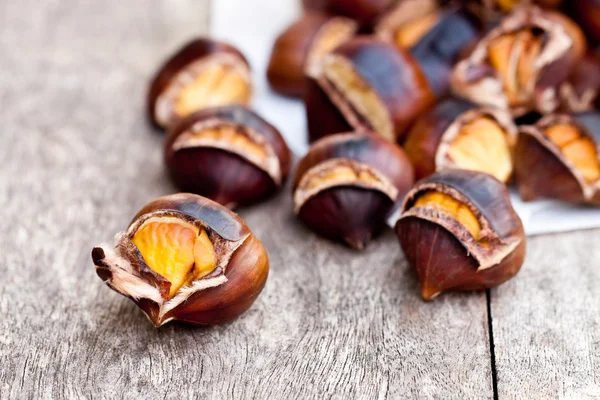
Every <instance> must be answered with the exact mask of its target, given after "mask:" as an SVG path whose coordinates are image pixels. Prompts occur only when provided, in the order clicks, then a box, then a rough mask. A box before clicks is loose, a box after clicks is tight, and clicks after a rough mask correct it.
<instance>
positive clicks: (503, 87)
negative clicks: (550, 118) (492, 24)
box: [451, 6, 587, 116]
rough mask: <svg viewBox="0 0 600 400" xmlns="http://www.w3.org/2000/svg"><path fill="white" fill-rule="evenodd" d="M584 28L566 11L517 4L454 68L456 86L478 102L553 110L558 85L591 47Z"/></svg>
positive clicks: (526, 109)
mask: <svg viewBox="0 0 600 400" xmlns="http://www.w3.org/2000/svg"><path fill="white" fill-rule="evenodd" d="M586 47H587V46H586V42H585V38H584V36H583V32H582V31H581V29H580V28H579V27H578V26H577V25H576V24H575V23H574V22H573V21H571V20H570V19H569V18H567V17H566V16H565V15H563V14H561V13H558V12H555V11H549V10H542V9H541V8H539V7H534V6H527V7H521V8H518V9H516V10H515V11H514V12H513V13H511V14H510V15H508V16H507V17H505V18H504V19H503V20H502V21H501V23H500V25H499V26H497V27H496V28H494V29H492V30H491V31H490V32H489V33H488V34H487V35H486V36H485V37H484V39H483V40H482V41H481V42H479V44H478V45H477V46H476V47H475V49H474V50H473V52H472V53H471V55H470V56H469V57H467V58H466V59H464V60H462V61H460V62H459V63H458V64H457V65H456V66H455V68H454V71H453V73H452V78H451V84H452V87H453V89H454V91H455V92H456V93H457V94H458V95H460V96H463V97H465V98H467V99H469V100H471V101H473V102H475V103H478V104H482V105H491V106H495V107H499V108H504V109H510V110H511V112H512V113H513V115H515V116H521V115H524V114H526V113H528V112H530V111H539V112H541V113H543V114H545V113H550V112H552V111H554V110H556V109H557V107H558V106H559V99H558V93H557V87H558V86H559V85H560V84H561V83H562V82H564V81H565V80H566V79H567V78H568V77H569V75H570V74H571V72H572V70H573V69H574V67H575V66H576V65H577V63H579V62H580V60H581V59H582V58H583V56H584V55H585V52H586Z"/></svg>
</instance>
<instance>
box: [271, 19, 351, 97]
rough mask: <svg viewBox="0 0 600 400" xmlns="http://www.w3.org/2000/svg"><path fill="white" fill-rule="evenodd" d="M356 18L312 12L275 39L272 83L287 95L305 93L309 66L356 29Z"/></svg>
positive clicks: (272, 59) (349, 36)
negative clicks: (354, 19) (306, 71)
mask: <svg viewBox="0 0 600 400" xmlns="http://www.w3.org/2000/svg"><path fill="white" fill-rule="evenodd" d="M356 30H357V25H356V22H354V21H353V20H351V19H349V18H344V17H331V16H328V15H326V14H323V13H318V12H308V13H306V14H304V15H303V16H302V17H301V18H300V19H299V20H298V21H296V22H295V23H294V24H292V25H291V26H290V27H289V28H288V29H286V30H285V31H284V32H283V33H281V35H279V37H278V38H277V40H276V41H275V44H274V45H273V50H272V53H271V60H270V62H269V67H268V69H267V78H268V81H269V83H270V85H271V87H272V88H273V89H274V90H275V91H277V92H279V93H281V94H283V95H287V96H293V97H302V96H303V94H304V86H305V77H304V75H305V73H304V71H305V69H306V68H309V67H310V65H312V64H315V63H317V62H319V60H320V59H321V58H322V57H323V55H325V54H327V53H329V52H330V51H331V50H333V49H335V48H336V47H338V46H339V45H340V44H341V43H343V42H345V41H347V40H349V39H350V38H351V37H352V36H354V34H355V33H356Z"/></svg>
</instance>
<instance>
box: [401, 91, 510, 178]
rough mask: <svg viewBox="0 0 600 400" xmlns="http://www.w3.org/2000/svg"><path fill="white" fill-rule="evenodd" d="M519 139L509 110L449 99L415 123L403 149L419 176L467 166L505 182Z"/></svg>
mask: <svg viewBox="0 0 600 400" xmlns="http://www.w3.org/2000/svg"><path fill="white" fill-rule="evenodd" d="M516 140H517V127H516V125H515V124H514V122H513V120H512V117H511V115H510V113H508V112H507V111H505V110H501V109H499V108H494V107H477V106H474V105H472V104H470V103H467V102H464V101H461V100H454V99H450V100H445V101H444V102H442V103H440V104H439V105H437V106H436V107H435V108H434V109H432V110H430V111H428V112H427V113H425V114H424V115H422V116H421V117H420V118H419V119H418V120H417V122H415V125H414V126H413V128H412V129H411V131H410V132H409V134H408V136H407V137H406V141H405V142H404V150H406V154H407V155H408V158H409V159H410V160H411V162H412V164H413V166H414V167H415V173H416V178H417V179H422V178H425V177H427V176H429V175H431V174H433V173H434V172H436V171H441V170H444V169H468V170H473V171H481V172H486V173H488V174H490V175H492V176H494V177H495V178H497V179H498V180H500V181H501V182H505V183H506V182H508V181H509V179H510V178H511V176H512V172H513V162H512V151H513V148H514V145H515V143H516Z"/></svg>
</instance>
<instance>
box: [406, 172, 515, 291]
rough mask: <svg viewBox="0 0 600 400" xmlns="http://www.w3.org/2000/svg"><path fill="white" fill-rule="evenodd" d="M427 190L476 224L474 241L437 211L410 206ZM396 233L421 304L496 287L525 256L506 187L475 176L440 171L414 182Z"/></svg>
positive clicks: (467, 233) (487, 176)
mask: <svg viewBox="0 0 600 400" xmlns="http://www.w3.org/2000/svg"><path fill="white" fill-rule="evenodd" d="M430 190H435V191H440V192H442V193H447V194H449V195H451V196H452V197H454V198H456V199H458V200H459V201H461V202H462V203H463V204H465V205H467V206H468V207H469V208H470V210H471V211H472V212H473V214H474V215H475V216H476V217H477V218H478V219H479V223H480V225H481V228H482V229H481V232H480V237H479V238H478V239H477V240H476V239H475V238H474V237H473V236H472V235H471V234H470V233H469V231H468V230H467V229H466V228H465V227H464V226H462V225H461V224H460V223H459V222H458V221H457V220H456V219H454V218H453V217H451V216H449V215H447V214H445V213H444V212H442V211H437V210H433V209H430V208H425V207H413V205H414V202H415V201H416V199H417V198H418V197H419V195H420V194H422V193H424V192H426V191H430ZM396 233H397V234H398V237H399V239H400V244H401V246H402V249H403V251H404V253H405V255H406V257H407V259H408V261H409V263H410V264H411V265H412V266H413V267H414V268H415V269H416V271H417V274H418V276H419V280H420V283H421V290H422V294H423V298H425V299H426V300H430V299H432V298H434V297H435V296H436V295H438V294H439V293H441V292H443V291H448V290H483V289H487V288H491V287H495V286H498V285H500V284H501V283H503V282H505V281H507V280H509V279H510V278H512V277H513V276H514V275H516V274H517V272H518V271H519V269H520V268H521V265H522V264H523V260H524V257H525V234H524V231H523V226H522V223H521V220H520V219H519V217H518V216H517V214H516V213H515V211H514V209H513V208H512V205H511V203H510V200H509V194H508V190H507V189H506V186H504V185H503V184H502V183H501V182H499V181H498V180H496V179H495V178H493V177H492V176H490V175H487V174H484V173H479V172H472V171H463V170H445V171H441V172H438V173H436V174H435V175H432V176H431V177H429V178H427V179H425V180H423V181H420V182H418V183H417V184H416V185H415V187H414V188H413V189H412V190H411V191H410V192H409V193H408V194H407V196H406V199H405V201H404V204H403V207H402V214H401V216H400V218H399V220H398V222H397V224H396ZM482 243H484V244H482Z"/></svg>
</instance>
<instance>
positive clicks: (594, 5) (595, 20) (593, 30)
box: [565, 0, 600, 44]
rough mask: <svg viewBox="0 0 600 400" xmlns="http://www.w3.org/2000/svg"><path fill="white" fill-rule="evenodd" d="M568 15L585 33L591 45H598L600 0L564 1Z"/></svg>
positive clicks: (599, 41) (599, 38) (599, 36)
mask: <svg viewBox="0 0 600 400" xmlns="http://www.w3.org/2000/svg"><path fill="white" fill-rule="evenodd" d="M565 3H566V7H567V9H568V10H569V14H570V15H571V16H572V17H573V19H575V21H576V22H577V23H579V25H580V26H581V27H582V28H583V30H584V31H585V33H586V35H587V38H588V39H589V40H590V42H592V43H596V44H598V43H600V0H570V1H566V2H565Z"/></svg>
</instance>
